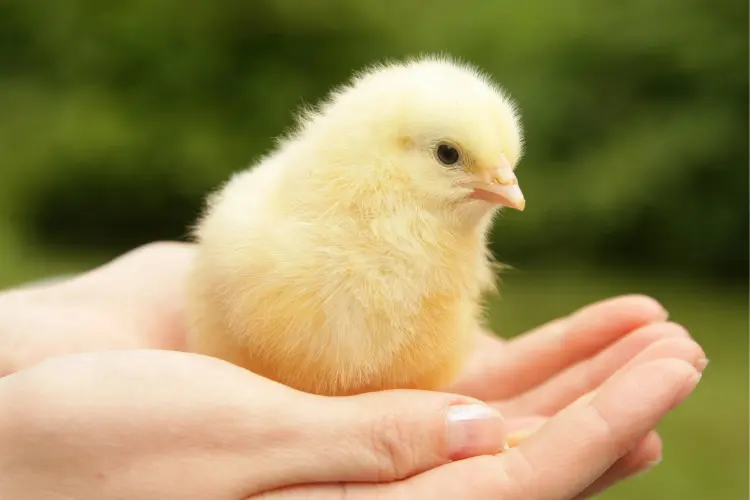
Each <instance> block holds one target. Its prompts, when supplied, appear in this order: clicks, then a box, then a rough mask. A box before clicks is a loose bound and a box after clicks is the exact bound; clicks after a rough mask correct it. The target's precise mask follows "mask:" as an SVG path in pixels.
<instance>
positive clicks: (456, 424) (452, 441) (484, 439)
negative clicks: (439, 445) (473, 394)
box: [446, 404, 505, 460]
mask: <svg viewBox="0 0 750 500" xmlns="http://www.w3.org/2000/svg"><path fill="white" fill-rule="evenodd" d="M446 423H447V425H446V429H447V436H446V444H447V448H448V455H449V457H450V459H451V460H461V459H463V458H468V457H473V456H477V455H490V454H495V453H499V452H501V451H502V450H503V448H504V445H505V439H504V433H505V429H504V428H505V421H504V420H503V416H502V415H501V414H500V412H498V411H496V410H494V409H493V408H491V407H489V406H487V405H483V404H462V405H454V406H451V407H450V408H448V412H447V414H446Z"/></svg>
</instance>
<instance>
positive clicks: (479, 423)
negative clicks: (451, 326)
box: [0, 350, 700, 500]
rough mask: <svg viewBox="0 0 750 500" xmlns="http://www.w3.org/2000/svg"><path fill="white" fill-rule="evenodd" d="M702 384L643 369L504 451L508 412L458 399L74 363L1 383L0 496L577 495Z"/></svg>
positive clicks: (682, 367)
mask: <svg viewBox="0 0 750 500" xmlns="http://www.w3.org/2000/svg"><path fill="white" fill-rule="evenodd" d="M699 376H700V375H699V373H698V372H697V371H696V370H695V368H694V367H693V366H691V365H690V364H689V363H687V362H686V361H685V360H683V359H678V358H675V359H657V360H652V361H644V362H642V363H636V364H635V365H634V366H632V367H630V368H628V369H626V370H623V371H621V372H619V373H618V374H616V375H615V376H614V377H612V378H611V379H610V380H608V381H607V382H606V383H605V384H603V385H602V386H601V387H600V388H598V389H597V390H596V392H595V393H593V394H592V395H591V397H590V398H583V399H581V400H579V401H578V402H576V403H575V404H573V405H571V406H570V407H568V408H567V409H565V410H563V411H562V412H560V413H559V414H558V415H556V416H555V417H553V418H552V419H551V420H550V421H549V422H548V423H547V424H546V425H545V426H544V427H543V428H542V429H541V430H540V431H539V432H537V433H536V434H534V435H533V436H531V437H530V438H529V439H528V440H527V441H525V442H523V443H522V444H521V445H520V446H518V447H517V448H514V449H511V450H508V451H505V452H503V453H500V454H497V452H498V451H500V450H501V449H502V447H503V436H504V434H505V423H504V421H503V419H502V417H500V415H499V414H497V413H494V412H493V411H492V410H491V409H490V407H488V406H486V405H484V404H482V403H479V402H477V401H473V400H471V399H469V398H467V397H464V396H455V395H451V394H443V393H438V392H428V391H384V392H379V393H372V394H364V395H359V396H353V397H347V398H326V397H322V396H314V395H310V394H305V393H301V392H298V391H295V390H293V389H290V388H288V387H285V386H282V385H280V384H277V383H275V382H272V381H270V380H268V379H264V378H262V377H259V376H257V375H254V374H252V373H250V372H248V371H246V370H244V369H242V368H239V367H235V366H233V365H231V364H228V363H225V362H223V361H220V360H216V359H212V358H208V357H204V356H200V355H195V354H189V353H181V352H174V351H161V350H122V351H109V352H106V351H105V352H96V353H85V354H74V355H69V356H63V357H58V358H53V359H51V360H48V361H44V362H41V363H39V364H36V365H35V366H33V367H31V368H28V369H25V370H21V371H19V372H16V373H15V374H12V375H9V376H6V377H4V378H3V379H0V408H3V411H2V412H0V448H1V449H2V450H3V453H2V457H0V497H2V498H6V497H7V498H34V499H38V500H46V499H52V498H77V499H80V500H87V499H92V500H93V499H97V500H101V499H107V498H139V499H143V500H150V499H159V500H170V499H180V500H186V499H187V500H189V499H204V498H212V499H216V500H222V499H227V500H243V499H252V498H263V499H266V500H273V499H285V498H286V499H291V498H316V499H320V500H326V499H329V500H343V499H347V500H358V499H361V500H367V499H375V498H389V499H404V500H405V499H413V498H430V499H434V500H448V499H450V500H453V499H456V498H475V499H483V498H503V499H506V500H516V499H518V500H521V499H528V498H534V499H559V500H563V499H570V498H575V497H576V496H579V495H585V494H587V492H588V491H589V490H590V489H591V488H597V481H602V480H605V481H606V476H607V470H608V469H609V468H610V467H611V466H612V464H614V463H615V462H616V461H617V460H619V459H620V458H621V457H622V456H624V455H625V454H626V453H627V452H628V450H630V449H632V447H633V446H634V445H635V444H636V443H637V441H638V440H639V439H641V438H642V436H643V435H644V434H645V433H647V432H648V431H649V429H651V428H652V427H653V426H654V425H655V424H656V422H658V421H659V420H660V419H661V418H662V417H663V416H664V415H665V414H666V413H667V412H668V411H669V410H670V409H672V408H673V407H674V406H676V405H677V404H679V403H680V402H681V401H682V400H684V399H685V397H687V395H688V394H690V393H691V392H692V391H693V389H694V388H695V385H696V383H697V382H698V379H699ZM592 484H593V486H592Z"/></svg>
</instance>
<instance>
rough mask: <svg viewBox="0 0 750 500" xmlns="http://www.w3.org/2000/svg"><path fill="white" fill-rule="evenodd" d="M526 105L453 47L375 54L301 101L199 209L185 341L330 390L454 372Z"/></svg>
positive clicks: (487, 283)
mask: <svg viewBox="0 0 750 500" xmlns="http://www.w3.org/2000/svg"><path fill="white" fill-rule="evenodd" d="M522 145H523V138H522V130H521V127H520V123H519V118H518V115H517V113H516V108H515V106H514V104H513V103H512V101H511V100H510V99H509V98H508V97H507V96H506V95H505V93H504V92H503V91H502V90H501V89H500V88H499V87H498V86H496V85H495V84H493V83H492V82H491V81H490V80H489V79H488V78H487V77H486V76H485V75H483V74H482V73H480V72H479V71H478V70H476V69H474V68H472V67H470V66H468V65H466V64H463V63H458V62H455V61H453V60H450V59H448V58H445V57H425V58H419V59H411V60H408V61H405V62H401V63H394V64H389V65H379V66H376V67H372V68H369V69H368V70H366V71H364V72H362V73H359V74H357V75H355V77H354V78H353V79H352V81H351V82H349V83H348V84H346V85H344V86H342V87H340V88H338V89H336V90H334V91H333V92H332V93H331V95H330V96H329V97H328V98H327V99H326V100H324V102H322V103H321V104H320V105H319V106H318V107H317V108H316V109H306V110H305V111H304V112H303V113H302V116H301V117H300V119H299V121H298V125H297V126H296V128H295V129H294V130H293V131H292V132H291V133H289V134H288V135H287V136H286V137H284V138H283V139H281V140H280V141H279V144H278V146H277V148H276V149H275V150H274V151H273V152H272V153H271V154H270V155H268V156H266V157H265V158H262V159H261V161H260V162H259V163H258V164H257V165H256V166H254V168H250V169H248V170H245V171H242V172H240V173H237V174H235V175H234V176H233V177H232V178H231V179H230V180H229V181H228V182H227V183H226V184H225V185H224V186H223V187H222V188H221V189H219V190H218V191H217V192H215V193H214V194H212V195H211V196H210V197H209V200H208V206H207V209H206V211H205V213H204V214H203V216H202V217H201V218H200V220H199V221H198V223H197V225H196V229H195V236H196V240H197V242H198V248H199V249H198V256H197V259H196V261H195V266H194V269H193V272H192V275H191V277H190V279H189V286H188V289H189V305H188V316H189V320H190V327H191V334H190V339H189V344H190V348H191V350H192V351H194V352H199V353H203V354H207V355H210V356H214V357H217V358H221V359H224V360H227V361H229V362H232V363H234V364H236V365H239V366H242V367H245V368H247V369H249V370H251V371H253V372H255V373H257V374H260V375H262V376H265V377H267V378H270V379H273V380H276V381H278V382H281V383H283V384H286V385H288V386H291V387H294V388H296V389H299V390H302V391H306V392H311V393H316V394H322V395H332V396H334V395H335V396H341V395H352V394H357V393H361V392H368V391H375V390H383V389H392V388H417V389H426V390H433V389H439V388H441V387H443V386H445V385H446V384H448V383H449V382H450V381H451V380H452V379H453V378H454V376H455V375H456V374H457V372H458V371H459V370H460V369H461V367H462V363H463V362H464V360H465V359H466V357H467V355H468V353H469V350H470V349H471V347H472V345H473V339H474V335H475V333H476V331H477V328H478V326H479V322H480V321H481V317H482V310H481V309H482V308H481V299H482V294H483V292H484V291H487V290H489V289H491V288H492V287H493V284H494V268H493V263H492V260H491V258H490V255H489V252H488V250H487V248H486V234H487V232H488V229H489V228H490V225H491V223H492V219H493V214H495V213H496V212H497V209H498V207H501V206H506V207H512V208H515V209H518V210H523V209H524V205H525V201H524V197H523V195H522V193H521V190H520V189H519V186H518V182H517V180H516V175H515V172H514V169H515V166H516V165H517V163H518V161H519V159H520V157H521V153H522Z"/></svg>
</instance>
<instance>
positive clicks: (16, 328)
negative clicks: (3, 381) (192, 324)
mask: <svg viewBox="0 0 750 500" xmlns="http://www.w3.org/2000/svg"><path fill="white" fill-rule="evenodd" d="M193 253H194V252H193V247H192V245H188V244H183V243H167V242H159V243H151V244H148V245H144V246H142V247H139V248H137V249H135V250H132V251H130V252H128V253H126V254H124V255H122V256H121V257H118V258H116V259H114V260H112V261H111V262H108V263H107V264H105V265H103V266H100V267H97V268H95V269H93V270H91V271H88V272H85V273H82V274H80V275H78V276H74V277H72V278H68V279H65V280H62V281H60V282H54V283H50V284H42V285H33V284H32V285H31V286H28V287H22V288H17V289H11V290H8V291H4V292H2V293H0V377H2V376H3V375H5V374H8V373H12V372H14V371H18V370H21V369H23V368H26V367H29V366H32V365H34V364H36V363H38V362H40V361H43V360H45V359H49V358H52V357H56V356H63V355H66V354H72V353H78V352H90V351H101V350H112V349H169V350H184V348H185V339H186V329H185V324H184V321H183V314H182V308H183V288H184V280H185V278H186V276H187V271H188V267H189V265H190V262H191V260H192V258H193Z"/></svg>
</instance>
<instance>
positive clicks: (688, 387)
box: [672, 373, 703, 409]
mask: <svg viewBox="0 0 750 500" xmlns="http://www.w3.org/2000/svg"><path fill="white" fill-rule="evenodd" d="M701 377H703V374H702V373H696V374H695V375H693V376H692V377H691V378H689V379H688V381H687V382H685V385H684V386H683V387H682V390H681V391H680V392H679V394H678V395H677V398H676V399H675V403H674V405H672V409H674V408H676V407H678V406H679V405H681V404H682V403H683V401H685V400H686V399H687V397H688V396H689V395H690V394H691V393H692V392H693V389H695V386H697V385H698V382H700V381H701Z"/></svg>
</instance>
